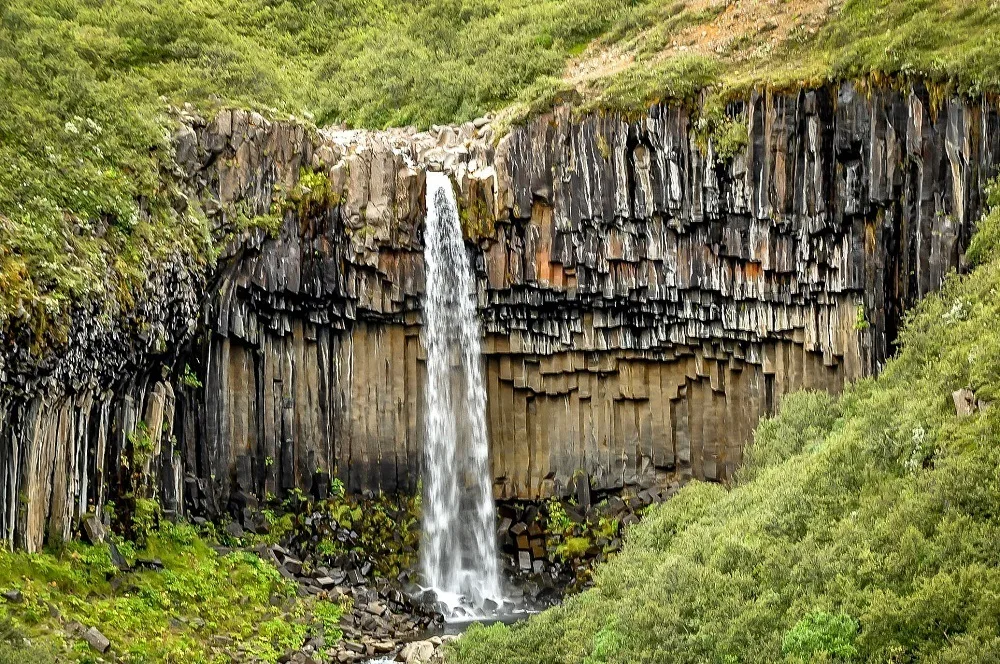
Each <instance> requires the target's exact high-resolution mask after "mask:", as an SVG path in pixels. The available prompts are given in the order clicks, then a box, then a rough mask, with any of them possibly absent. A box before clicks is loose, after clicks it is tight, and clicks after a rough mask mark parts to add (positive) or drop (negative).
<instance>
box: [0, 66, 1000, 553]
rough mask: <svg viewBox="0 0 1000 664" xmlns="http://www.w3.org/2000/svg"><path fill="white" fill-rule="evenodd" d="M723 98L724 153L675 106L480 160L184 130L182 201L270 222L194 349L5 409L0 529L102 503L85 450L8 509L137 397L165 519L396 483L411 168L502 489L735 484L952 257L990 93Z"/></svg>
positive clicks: (412, 284) (204, 320)
mask: <svg viewBox="0 0 1000 664" xmlns="http://www.w3.org/2000/svg"><path fill="white" fill-rule="evenodd" d="M729 110H730V112H731V113H732V114H733V115H734V116H735V117H738V118H740V119H741V121H743V122H744V123H745V125H746V127H747V144H746V146H745V147H744V149H742V150H740V151H737V153H736V154H735V155H734V156H733V157H731V158H726V159H722V158H719V157H717V156H716V155H715V153H714V148H713V146H712V143H711V141H710V140H708V139H706V137H704V136H702V135H701V134H702V132H701V131H700V130H699V124H698V123H697V121H696V120H695V119H693V118H692V115H691V114H690V112H689V111H687V110H684V109H682V108H671V107H654V108H653V109H651V110H650V112H649V114H648V116H647V117H644V118H642V119H640V120H638V121H626V120H624V119H622V118H619V117H616V116H614V115H600V116H597V115H594V116H586V117H583V118H574V117H573V116H572V114H571V112H570V110H569V109H558V110H556V111H555V112H553V113H551V114H549V115H546V116H543V117H540V118H538V119H536V120H534V121H533V122H531V123H530V124H529V125H527V126H524V127H520V128H516V129H515V130H514V131H512V132H511V133H510V134H509V135H508V136H506V137H504V138H503V139H502V140H501V141H500V142H499V143H498V144H497V145H496V146H495V147H494V144H493V139H492V130H491V129H490V127H489V125H488V124H484V123H482V122H477V123H469V124H467V125H463V126H461V127H446V128H438V129H436V130H435V131H432V132H428V133H416V132H412V131H405V130H395V131H391V132H378V133H365V132H320V134H319V135H312V134H310V133H309V132H307V131H305V130H304V129H302V128H301V127H298V126H295V125H293V124H288V123H272V122H267V121H265V120H264V119H263V118H260V117H259V116H255V115H253V114H249V113H244V112H240V111H233V112H224V113H222V114H220V115H219V116H218V117H217V118H216V119H215V120H213V121H212V122H211V123H205V122H204V121H201V120H199V119H197V118H189V119H188V122H187V125H186V128H185V129H184V130H183V131H182V132H181V133H180V134H179V136H178V163H179V168H180V169H181V171H182V172H183V174H184V177H185V179H186V182H187V189H188V190H189V199H190V201H191V204H192V205H195V206H198V207H200V208H201V209H204V210H205V211H206V213H207V214H208V215H209V216H210V218H212V219H213V221H214V223H215V225H216V226H217V227H219V228H225V227H230V226H232V220H233V219H234V218H236V217H237V216H238V215H243V216H244V217H253V216H255V215H261V214H266V213H268V212H269V211H271V210H272V209H275V208H277V209H278V211H279V212H280V213H281V214H282V215H283V223H282V226H281V229H280V232H279V233H278V234H277V236H276V237H270V236H268V235H266V234H265V233H264V232H263V231H260V230H256V231H249V232H245V233H242V234H240V235H238V236H237V239H236V240H234V241H233V242H232V243H230V246H229V247H228V249H227V251H226V252H225V254H224V256H223V257H222V258H221V259H220V263H219V266H218V268H217V269H216V270H215V271H214V272H213V274H211V275H209V276H208V279H207V283H208V284H209V285H208V287H207V288H206V289H204V293H203V297H202V303H201V314H200V316H199V322H198V325H197V331H196V332H195V333H194V334H191V333H188V332H182V333H178V334H174V335H172V336H171V339H172V343H174V344H175V345H176V346H177V348H182V349H183V350H184V352H183V355H182V359H183V362H181V361H180V360H178V359H177V357H173V356H171V357H173V359H172V361H168V362H165V361H164V356H163V355H162V354H161V355H157V354H155V353H147V355H146V358H147V362H146V363H145V365H144V368H143V369H142V374H143V375H146V374H150V368H149V367H150V362H152V361H154V359H155V362H156V363H158V364H157V368H158V367H159V364H166V365H167V366H168V367H173V369H172V371H168V372H166V373H163V372H161V373H160V374H155V375H154V374H150V375H153V376H154V378H155V380H154V379H147V380H146V382H145V383H144V384H143V385H144V386H143V388H142V390H141V391H140V392H134V391H132V392H130V389H133V388H130V387H129V385H130V383H129V382H128V379H127V378H125V377H123V372H122V371H119V372H118V373H117V377H113V378H109V379H106V380H104V379H102V380H101V381H98V383H99V384H98V386H97V387H94V388H90V387H88V388H84V389H80V388H77V387H74V386H73V385H72V384H65V383H64V384H62V385H60V386H59V389H58V390H57V391H53V390H54V388H53V387H52V386H50V385H49V386H45V387H43V386H41V384H40V383H39V385H38V386H36V387H34V388H31V389H24V390H22V391H21V392H20V393H19V394H12V395H11V396H0V399H6V402H3V401H0V464H2V467H3V469H4V473H5V477H8V478H12V479H13V480H14V482H13V484H8V487H10V486H14V487H17V488H14V489H7V490H6V492H5V500H6V501H7V502H5V503H4V504H3V509H2V511H0V514H2V516H3V524H2V525H0V534H3V535H4V536H5V537H6V538H8V539H10V538H13V539H15V540H16V541H19V542H21V543H25V544H28V545H29V546H31V545H33V543H38V542H40V541H41V539H42V538H43V537H44V532H45V529H46V528H50V526H51V524H53V523H59V524H62V525H60V526H59V527H58V528H56V529H55V530H50V534H51V535H54V536H59V535H64V534H65V532H66V529H67V528H68V527H69V525H68V524H70V523H71V522H72V521H73V519H74V518H75V517H77V516H78V515H79V514H80V513H82V511H83V510H85V509H87V506H88V504H98V503H99V502H100V501H101V500H102V499H103V496H104V495H105V494H106V493H107V492H108V491H109V487H107V485H106V483H105V484H100V488H98V483H96V482H94V481H93V479H88V481H87V482H86V484H84V481H83V480H84V478H93V477H94V474H95V473H97V472H98V471H97V469H96V468H95V467H94V466H95V464H94V463H93V462H92V461H88V462H87V463H86V464H82V463H79V462H77V464H76V465H75V466H73V467H72V468H73V470H72V471H71V472H70V473H69V476H70V477H71V478H76V479H74V480H73V481H71V482H69V483H67V484H66V486H63V485H60V484H58V483H54V484H52V483H50V484H52V486H50V487H49V488H48V489H44V490H43V492H44V491H48V494H49V499H48V500H49V502H48V503H45V502H44V500H43V501H41V502H38V501H35V502H31V501H29V506H28V507H27V508H24V507H22V508H18V507H17V505H18V503H17V499H16V496H18V495H19V494H20V492H21V491H22V488H21V487H25V486H36V487H44V486H45V485H46V482H47V480H46V479H45V478H51V477H54V476H55V475H61V474H62V473H63V469H64V468H66V467H67V466H63V465H59V464H61V463H63V462H61V461H59V462H52V461H51V458H52V457H53V454H55V456H56V457H59V458H62V457H60V454H61V453H59V452H53V450H72V451H73V452H72V453H69V454H68V456H67V457H66V458H67V459H68V458H71V457H73V455H76V456H75V458H80V455H81V454H83V452H81V450H86V456H87V458H88V459H94V458H98V457H100V458H110V456H111V455H112V452H111V451H109V450H110V449H111V448H110V447H109V446H108V445H107V444H106V443H103V447H102V440H104V441H106V440H108V439H109V438H108V436H109V435H110V434H109V432H112V431H113V432H117V433H116V435H119V436H121V435H126V436H127V433H128V432H129V431H130V430H134V428H135V426H137V425H136V424H135V422H137V421H139V420H140V419H143V418H144V417H145V416H146V414H148V412H149V409H150V405H149V404H151V403H153V400H154V396H153V395H154V393H156V394H160V395H162V397H163V398H162V401H163V402H164V404H167V403H168V402H171V401H172V402H173V403H174V404H175V406H174V408H172V409H171V408H164V412H166V411H167V410H169V411H170V414H171V416H172V419H170V420H169V421H170V422H171V423H172V424H171V425H170V428H169V429H168V431H169V432H170V433H171V434H172V435H168V436H165V437H164V438H163V439H161V440H160V442H159V447H158V448H157V449H158V450H159V454H158V455H155V460H154V461H152V462H151V463H153V464H154V466H155V467H156V468H158V470H157V471H156V472H157V473H158V475H157V477H158V478H159V479H158V480H157V481H156V482H155V483H154V484H155V487H153V488H155V490H156V491H157V492H159V493H160V494H161V495H163V496H164V497H165V503H166V504H167V506H168V507H169V508H170V509H173V510H175V511H178V512H179V511H183V510H184V509H205V510H208V511H221V510H225V509H227V507H228V506H230V505H231V504H232V503H233V501H234V500H236V501H237V502H239V501H243V500H245V499H246V497H248V496H249V497H254V496H255V497H257V498H262V497H264V496H265V495H267V494H268V493H273V494H275V495H281V494H282V493H283V492H285V491H287V490H289V489H291V488H292V487H300V488H303V489H306V490H309V489H310V488H311V484H312V478H313V477H314V475H315V473H316V471H318V470H319V471H330V472H331V473H332V474H334V475H336V476H338V477H340V478H341V479H343V481H344V482H345V483H346V484H347V486H348V488H349V489H351V490H363V489H372V490H386V491H392V490H405V491H413V490H415V489H416V486H417V480H418V477H419V467H420V453H421V446H422V436H423V423H422V417H423V395H422V386H423V357H422V347H421V344H420V338H419V334H420V299H421V295H422V292H423V282H424V275H423V259H422V220H423V215H424V210H423V188H424V173H425V171H426V169H427V168H428V167H431V168H443V169H445V170H447V171H448V172H449V173H451V174H452V175H453V179H454V180H455V182H456V186H457V191H458V198H459V201H460V204H461V206H462V208H463V213H462V217H463V227H464V229H465V232H466V235H467V240H468V243H467V246H468V249H469V254H470V260H472V261H473V265H474V267H475V270H476V272H477V274H478V277H479V293H478V299H479V307H480V311H481V313H482V317H483V323H484V328H485V331H486V339H485V344H484V347H485V349H486V358H485V362H486V377H487V389H488V415H489V434H490V440H491V446H492V450H493V453H492V457H493V458H492V461H493V469H494V475H495V478H496V484H495V487H496V495H497V496H498V497H505V498H511V497H519V498H533V497H544V496H547V495H551V494H554V493H565V492H567V491H570V490H571V489H572V487H573V486H574V485H575V483H576V482H578V481H580V479H581V478H586V479H587V481H588V482H589V483H590V484H591V485H592V486H593V487H594V488H595V489H612V488H621V487H630V486H642V485H652V484H656V483H662V482H663V481H664V480H665V479H666V478H668V477H671V478H672V477H676V476H679V477H687V476H696V477H700V478H707V479H725V478H727V477H730V476H731V475H732V473H733V471H734V469H735V468H736V466H737V465H738V464H739V462H740V458H741V450H742V447H743V445H744V444H745V443H746V442H747V441H748V440H749V438H750V434H751V431H752V429H753V426H754V425H755V423H756V421H757V419H758V418H759V417H760V415H761V414H763V413H766V412H769V411H770V410H772V409H773V408H774V407H775V406H776V405H777V403H778V402H779V401H780V398H781V395H783V394H785V393H787V392H788V391H790V390H794V389H799V388H802V387H813V388H820V389H829V390H833V391H836V390H839V389H840V388H841V387H842V386H843V384H844V382H845V381H848V380H852V379H854V378H857V377H859V376H862V375H865V374H868V373H871V372H872V371H874V370H877V368H878V367H879V365H880V364H881V363H882V362H883V361H884V360H885V359H886V357H887V356H888V355H890V354H891V352H892V345H891V342H892V340H893V339H894V338H895V335H896V332H897V328H898V325H899V321H900V317H901V313H902V311H903V309H904V308H905V307H907V306H909V305H910V304H912V303H913V302H914V301H915V300H916V299H917V298H919V297H921V296H922V295H924V294H926V293H927V292H929V291H931V290H933V289H934V288H936V287H937V286H938V285H939V284H940V282H941V280H942V279H943V277H944V276H945V275H946V274H947V273H948V272H949V271H950V270H952V269H954V268H956V267H961V254H962V251H963V250H964V247H965V246H966V244H967V242H968V239H969V237H970V235H971V233H972V230H973V226H974V222H975V220H976V219H977V218H978V217H979V215H980V213H981V210H982V204H983V201H982V192H983V188H984V184H985V182H986V180H987V179H988V178H989V177H990V176H991V175H993V174H995V171H996V165H995V160H996V159H997V157H998V155H1000V118H998V114H997V109H996V107H995V106H994V105H993V104H992V103H986V102H983V103H979V102H976V103H972V102H961V101H949V102H944V103H942V104H941V105H940V107H932V104H931V101H930V99H929V97H928V95H927V94H926V92H925V91H923V90H922V89H919V88H918V89H914V90H909V91H905V92H899V91H891V90H884V91H880V90H876V91H873V92H871V93H869V94H867V95H862V94H860V93H859V92H858V91H856V90H855V89H854V88H853V87H851V86H849V85H844V86H841V87H840V88H829V89H821V90H815V91H803V92H801V93H799V94H797V95H787V96H781V95H773V96H771V95H769V96H754V97H752V98H750V99H749V100H747V101H746V102H745V103H744V104H737V105H733V106H731V108H730V109H729ZM303 172H305V173H308V177H307V178H305V179H300V178H301V175H302V173H303ZM317 174H318V175H317ZM304 182H308V183H311V184H309V185H308V186H306V187H303V183H304ZM276 204H277V205H276ZM187 301H189V300H188V299H185V302H187ZM186 329H187V328H185V330H186ZM189 339H193V341H191V343H190V344H188V343H187V342H188V340H189ZM85 350H86V349H85ZM184 363H190V364H191V366H192V367H193V368H194V370H195V372H196V373H197V376H198V381H190V380H189V381H187V383H188V384H187V386H183V385H182V384H181V382H180V381H179V380H178V378H179V373H180V372H179V369H178V367H179V366H180V365H182V364H184ZM142 364H143V363H142V362H136V364H135V366H140V365H142ZM197 382H201V383H202V385H203V386H202V387H196V386H195V385H196V384H197ZM171 384H172V386H173V389H172V393H171V394H167V392H166V390H167V388H168V387H170V386H171ZM158 385H159V386H160V387H159V388H158V387H157V386H158ZM157 389H159V390H160V391H159V392H156V390H157ZM51 394H60V395H62V396H59V397H52V396H50V395H51ZM88 394H92V395H93V396H91V397H90V398H91V399H94V402H95V403H96V404H100V407H99V408H98V409H97V410H96V411H95V410H94V408H95V406H89V407H88V408H87V409H83V410H87V412H98V413H103V412H104V411H103V410H101V409H105V410H106V411H107V415H101V416H100V417H97V418H90V419H88V420H87V421H86V424H85V426H81V424H80V423H79V422H78V421H76V420H73V417H78V415H73V417H69V416H65V415H60V414H59V412H60V411H59V410H58V407H57V405H58V404H63V405H62V406H59V407H61V408H63V409H66V412H67V413H74V414H76V413H80V412H82V411H81V409H80V408H79V407H78V406H77V405H75V404H77V403H78V401H79V400H80V399H84V398H87V397H86V395H88ZM157 398H158V397H157ZM129 399H131V404H132V405H130V406H127V407H126V406H125V405H123V404H127V403H129V401H128V400H129ZM2 404H6V405H2ZM31 404H37V405H36V406H34V407H35V408H36V410H34V411H32V410H30V408H32V406H31ZM123 409H124V410H123ZM154 410H155V409H154ZM124 411H128V412H130V413H133V415H132V416H130V417H131V419H128V420H121V419H120V417H119V418H118V419H117V420H116V418H115V417H113V416H112V415H113V414H114V413H118V412H124ZM154 415H155V413H154ZM32 418H34V419H32ZM67 418H68V419H67ZM166 418H167V416H166V415H164V420H161V425H160V426H161V429H162V427H163V425H162V421H165V420H166ZM95 419H96V421H97V423H96V424H94V423H93V422H94V421H95ZM154 419H155V418H154ZM64 421H65V422H66V424H61V423H62V422H64ZM113 421H117V422H119V423H118V424H116V425H114V426H112V425H110V424H108V423H109V422H113ZM5 423H6V424H5ZM32 423H34V424H32ZM115 427H117V428H115ZM130 427H132V429H130ZM41 432H45V433H44V435H43V433H41ZM16 445H20V447H16V450H17V451H16V452H12V450H15V446H16ZM5 454H6V456H4V455H5ZM46 460H48V461H46ZM67 463H69V462H67ZM71 465H72V464H71ZM84 466H86V470H84ZM113 489H114V487H110V490H112V491H113ZM151 490H152V489H151ZM182 497H183V498H182ZM55 507H59V509H55ZM56 512H58V513H59V514H61V515H62V516H60V517H59V520H58V521H56V516H55V515H56Z"/></svg>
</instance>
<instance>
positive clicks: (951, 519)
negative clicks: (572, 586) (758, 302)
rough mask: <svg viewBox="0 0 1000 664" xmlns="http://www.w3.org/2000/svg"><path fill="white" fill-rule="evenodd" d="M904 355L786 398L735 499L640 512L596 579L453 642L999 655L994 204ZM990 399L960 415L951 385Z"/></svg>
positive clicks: (660, 655) (683, 656)
mask: <svg viewBox="0 0 1000 664" xmlns="http://www.w3.org/2000/svg"><path fill="white" fill-rule="evenodd" d="M992 199H993V200H992V201H991V202H992V204H993V205H994V208H993V210H994V211H993V212H992V213H991V214H990V215H988V216H987V217H986V218H985V219H984V220H982V222H981V224H980V230H979V232H978V234H977V235H976V236H975V239H974V241H973V244H972V247H971V249H970V251H969V254H968V255H969V258H970V260H972V261H974V262H975V263H978V266H977V267H976V268H975V270H974V271H973V272H972V273H971V274H970V275H968V276H964V277H960V276H952V277H951V278H950V279H949V280H948V282H947V283H946V285H945V286H944V288H943V289H942V290H941V292H940V293H939V294H936V295H932V296H929V297H928V298H927V299H926V300H924V301H923V302H922V303H921V304H920V305H919V306H918V307H917V309H916V310H915V311H914V312H913V314H912V315H911V316H910V317H909V320H908V323H907V325H906V328H905V331H904V332H903V334H902V348H901V351H900V354H899V356H898V357H897V358H896V359H894V360H892V361H891V362H890V363H889V364H888V366H887V367H886V370H885V372H884V373H883V374H882V375H881V376H880V377H879V378H877V379H874V380H865V381H862V382H860V383H858V384H856V385H854V386H852V387H850V388H849V389H848V390H847V391H846V392H845V393H844V395H843V396H842V397H840V398H839V399H834V398H832V397H830V396H828V395H826V394H821V393H810V392H806V393H799V394H793V395H789V396H787V397H785V399H784V400H783V403H782V406H781V411H780V414H779V415H777V416H776V417H774V418H772V419H768V420H765V421H763V422H762V423H761V424H760V425H759V426H758V428H757V432H756V436H755V440H754V443H753V445H752V447H751V448H750V449H749V450H748V454H747V463H746V467H745V468H744V469H743V470H742V471H741V476H740V477H739V481H738V483H737V486H736V487H735V488H733V489H732V490H727V489H726V488H724V487H722V486H720V485H716V484H703V483H693V484H690V485H688V486H687V487H685V488H684V489H682V490H681V491H680V492H679V493H678V494H677V496H676V497H674V498H673V499H672V500H671V501H669V502H667V503H665V504H663V505H662V506H657V507H655V508H653V509H651V510H650V511H649V512H647V514H646V516H645V518H644V520H643V521H642V523H641V524H639V525H637V526H636V527H634V528H632V529H631V530H630V531H629V534H628V539H627V542H626V545H625V547H624V549H623V551H622V553H621V554H620V555H619V556H618V557H617V558H615V559H614V560H613V561H610V562H609V563H607V564H605V565H604V566H603V567H600V568H599V569H598V570H597V572H596V574H595V579H596V587H595V588H594V589H593V590H591V591H588V592H586V593H584V594H582V595H579V596H576V597H574V598H572V599H570V600H569V601H567V602H566V603H565V604H564V605H562V606H560V607H557V608H555V609H552V610H550V611H547V612H545V613H543V614H541V615H539V616H536V617H534V618H532V619H531V620H530V621H528V622H527V623H523V624H520V625H515V626H512V627H508V626H505V625H494V626H491V627H487V628H475V629H472V630H470V631H469V632H468V633H467V635H466V636H465V637H464V638H463V639H461V640H460V641H458V642H457V645H456V649H455V651H454V653H453V656H454V659H455V660H456V661H458V662H462V663H465V664H487V663H491V664H500V663H503V664H536V663H537V664H542V663H546V664H549V663H552V662H565V663H567V664H569V663H570V662H587V663H588V664H597V663H608V664H610V663H622V664H624V663H627V662H774V661H787V662H835V661H841V662H849V661H856V662H915V661H931V662H955V663H958V662H972V661H976V662H987V661H993V662H995V661H998V660H1000V601H998V598H1000V471H998V469H1000V444H998V442H997V441H998V440H1000V408H998V407H997V404H996V400H997V398H998V397H1000V335H998V334H997V330H998V329H1000V297H998V293H1000V209H998V208H997V207H996V206H997V205H1000V194H998V193H994V195H993V196H992ZM960 389H969V390H971V391H972V392H974V394H975V398H976V400H977V401H978V402H979V405H978V406H977V407H975V408H974V411H975V412H973V413H972V414H971V415H964V416H960V415H956V405H955V403H954V402H953V397H952V394H953V392H955V391H956V390H960Z"/></svg>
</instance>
